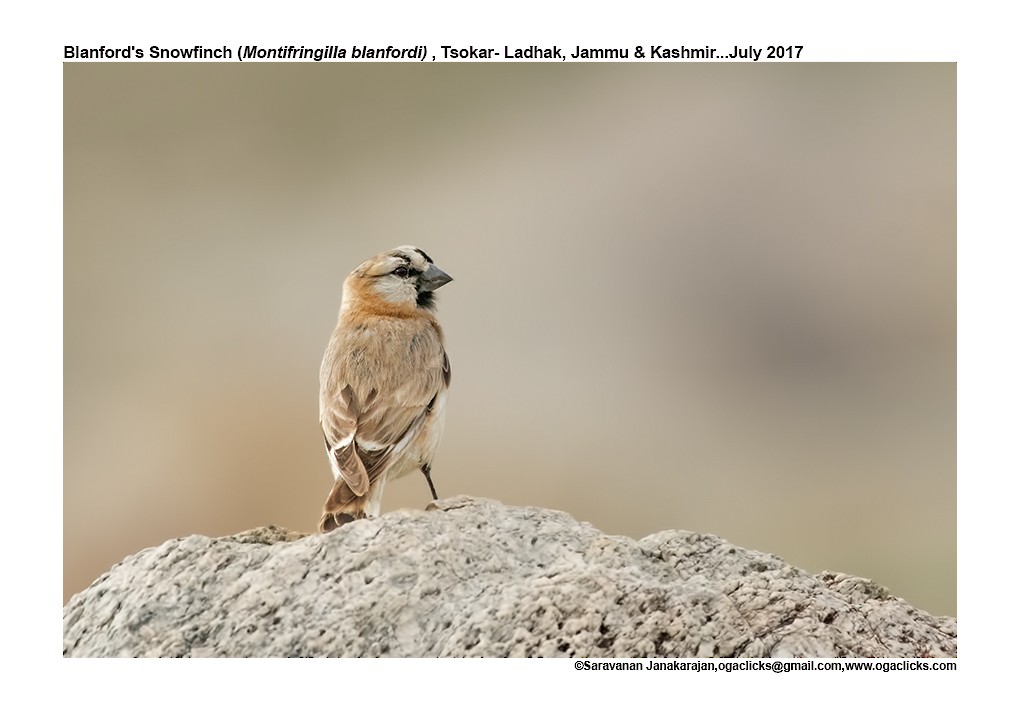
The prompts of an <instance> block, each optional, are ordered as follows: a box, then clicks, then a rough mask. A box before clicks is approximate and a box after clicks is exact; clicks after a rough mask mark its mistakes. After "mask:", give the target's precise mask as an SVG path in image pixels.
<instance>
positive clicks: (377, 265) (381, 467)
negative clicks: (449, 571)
mask: <svg viewBox="0 0 1020 720" xmlns="http://www.w3.org/2000/svg"><path fill="white" fill-rule="evenodd" d="M452 280H453V278H452V277H450V276H449V275H447V274H446V273H445V272H444V271H443V270H441V269H439V267H437V266H436V265H435V263H434V262H433V261H432V258H431V257H429V255H428V254H427V253H426V252H425V251H424V250H421V249H420V248H417V247H413V246H411V245H403V246H401V247H398V248H394V249H393V250H389V251H388V252H383V253H380V254H379V255H376V256H375V257H373V258H370V259H368V260H366V261H365V262H363V263H361V264H360V265H358V266H357V267H356V268H355V269H354V270H353V271H351V273H350V274H349V275H348V276H347V278H346V279H345V280H344V285H343V295H342V300H341V303H340V314H339V318H338V319H337V324H336V328H335V329H334V330H333V334H332V336H331V337H330V339H329V343H328V345H327V346H326V352H325V354H324V355H323V358H322V365H321V367H320V369H319V423H320V425H321V427H322V435H323V438H324V440H325V444H326V454H327V456H328V458H329V464H330V467H331V469H332V471H333V480H334V482H333V487H332V489H331V490H330V492H329V495H328V496H327V497H326V502H325V504H324V505H323V509H322V518H321V519H320V520H319V531H320V532H323V533H327V532H330V531H332V530H335V529H336V528H338V527H340V526H341V525H345V524H347V523H349V522H352V521H354V520H359V519H362V518H366V517H377V516H378V515H379V508H380V505H381V502H382V493H383V488H384V487H385V486H386V483H388V482H389V481H390V480H395V479H396V478H398V477H401V476H403V475H407V474H408V473H410V472H413V471H414V470H420V471H421V472H422V474H423V475H425V479H426V481H428V484H429V490H430V491H431V493H432V499H433V500H437V499H438V496H437V495H436V490H435V486H434V485H433V483H432V475H431V463H432V458H433V456H434V454H435V452H436V448H437V447H438V445H439V441H440V438H441V437H442V433H443V424H444V420H445V415H446V395H447V389H448V388H449V387H450V358H449V356H448V355H447V354H446V349H445V345H444V338H443V329H442V327H440V325H439V321H438V319H437V318H436V313H435V310H436V304H435V303H436V298H435V291H436V290H437V289H438V288H440V287H442V286H443V285H446V284H447V283H448V282H451V281H452Z"/></svg>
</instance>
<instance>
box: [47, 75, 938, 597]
mask: <svg viewBox="0 0 1020 720" xmlns="http://www.w3.org/2000/svg"><path fill="white" fill-rule="evenodd" d="M64 98H65V105H64V112H65V136H64V141H65V144H64V158H65V167H64V176H65V185H64V208H65V216H64V218H65V238H64V289H65V295H64V300H65V306H64V310H65V326H64V339H65V349H64V353H65V357H64V360H65V370H64V392H65V395H64V397H65V407H64V453H65V454H64V458H65V460H64V593H65V597H64V599H65V601H66V599H67V598H68V597H69V596H70V595H71V594H73V593H75V592H78V591H80V590H82V589H83V588H85V587H86V586H87V585H88V584H89V583H90V582H91V581H92V580H94V579H95V578H96V577H97V576H98V575H99V574H101V573H102V572H103V571H105V570H106V569H108V568H109V567H110V566H111V565H112V564H114V563H116V562H117V561H119V560H120V559H122V558H123V557H124V556H125V555H128V554H131V553H133V552H136V551H138V550H140V549H142V548H144V547H147V546H151V545H156V544H159V543H161V542H163V541H165V540H167V539H168V538H172V537H177V536H182V535H187V534H191V533H201V534H205V535H223V534H228V533H234V532H238V531H241V530H244V529H246V528H251V527H254V526H259V525H266V524H271V523H272V524H277V525H283V526H287V527H290V528H294V529H299V530H304V531H311V530H313V529H314V527H315V524H316V522H317V520H318V517H319V512H320V509H321V504H322V501H323V500H324V499H325V495H326V493H327V491H328V489H329V485H330V479H331V478H330V472H329V468H328V465H327V462H326V458H325V454H324V452H323V449H322V438H321V434H320V432H319V429H318V427H317V390H318V376H317V374H318V367H319V361H320V359H321V356H322V351H323V349H324V348H325V344H326V340H327V338H328V337H329V334H330V332H331V330H332V327H333V324H334V322H335V318H336V313H337V308H338V306H339V302H340V288H341V283H342V281H343V278H344V276H345V275H346V274H347V273H348V272H349V271H350V270H351V269H352V268H353V267H354V266H355V265H357V264H358V263H360V262H361V261H362V260H364V259H365V258H367V257H369V256H371V255H373V254H375V253H377V252H379V251H382V250H386V249H389V248H391V247H394V246H396V245H400V244H407V243H410V244H415V245H418V246H420V247H422V248H424V249H425V250H426V251H427V252H428V253H429V254H430V255H432V256H433V258H435V260H436V262H437V264H438V265H439V266H440V267H442V268H443V269H444V270H446V271H447V272H448V273H450V274H451V275H452V276H453V277H454V278H455V282H453V283H452V284H450V285H448V286H446V287H444V288H443V289H442V290H441V291H440V292H439V293H438V297H439V314H440V319H441V321H442V324H443V326H444V328H445V330H446V333H447V339H448V350H449V354H450V358H451V360H452V364H453V386H452V389H451V395H450V401H449V409H448V418H447V426H446V435H445V439H444V442H443V444H442V445H441V447H440V450H439V453H438V455H437V457H436V460H435V462H434V478H435V480H436V484H437V488H438V490H439V492H440V494H441V495H446V496H450V495H456V494H462V493H466V494H470V495H477V496H486V497H491V498H496V499H498V500H500V501H503V502H506V503H513V504H522V505H539V506H545V507H551V508H558V509H562V510H565V511H567V512H569V513H571V514H573V515H575V516H577V517H578V518H581V519H583V520H586V521H589V522H591V523H593V524H594V525H595V526H597V527H599V528H601V529H602V530H605V531H607V532H609V533H614V534H623V535H629V536H632V537H642V536H644V535H647V534H649V533H652V532H655V531H658V530H663V529H669V528H683V529H687V530H695V531H700V532H707V533H715V534H718V535H721V536H724V537H725V538H727V539H729V540H731V541H733V542H736V543H738V544H741V545H744V546H746V547H750V548H754V549H757V550H763V551H767V552H772V553H776V554H778V555H781V556H782V557H783V558H785V559H787V560H788V561H790V562H792V563H794V564H796V565H799V566H801V567H804V568H806V569H808V570H811V571H819V570H823V569H828V570H838V571H843V572H849V573H854V574H858V575H863V576H866V577H870V578H873V579H875V580H876V581H878V582H880V583H882V584H884V585H887V586H888V587H889V588H891V589H892V591H893V592H894V593H895V594H897V595H900V596H902V597H904V598H906V599H907V600H909V601H910V602H912V603H914V604H916V605H918V606H919V607H921V608H923V609H926V610H928V611H930V612H933V613H937V614H955V612H956V367H955V362H956V360H955V358H956V310H955V307H956V303H955V299H956V284H955V282H956V281H955V273H956V266H955V249H956V248H955V244H956V234H955V227H956V179H955V175H956V127H955V116H956V69H955V66H954V65H950V64H854V65H842V64H823V65H819V64H814V65H812V64H768V65H764V64H762V65H755V64H741V65H733V64H718V65H712V64H688V63H678V64H661V65H656V64H570V63H565V64H521V65H516V64H509V63H508V64H473V65H459V64H327V63H322V64H245V65H242V64H68V65H65V67H64ZM428 500H429V495H428V489H427V486H426V485H425V482H424V480H423V479H422V478H421V477H420V476H419V475H413V476H408V477H406V478H404V479H402V480H400V481H398V482H396V483H395V484H393V485H391V486H390V487H389V488H388V490H387V493H386V496H385V497H384V498H383V511H384V512H386V511H391V510H394V509H397V508H422V507H424V506H425V505H426V504H427V502H428Z"/></svg>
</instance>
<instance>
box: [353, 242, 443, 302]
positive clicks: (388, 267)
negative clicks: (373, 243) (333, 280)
mask: <svg viewBox="0 0 1020 720" xmlns="http://www.w3.org/2000/svg"><path fill="white" fill-rule="evenodd" d="M451 280H453V278H452V277H450V276H449V275H447V274H446V273H445V272H443V271H442V270H440V269H439V268H438V267H436V265H435V264H434V263H433V262H432V258H430V257H429V256H428V255H427V254H426V253H425V251H424V250H421V249H419V248H416V247H413V246H411V245H402V246H401V247H398V248H394V249H393V250H390V251H388V252H384V253H381V254H379V255H376V256H375V257H374V258H371V259H369V260H366V261H365V262H363V263H361V265H358V267H356V268H355V269H354V271H353V272H351V274H350V275H349V276H348V278H347V282H346V284H345V292H344V297H345V301H346V300H347V299H348V298H349V297H351V296H352V295H355V296H358V297H361V298H362V299H366V300H367V299H368V298H366V297H364V296H365V295H366V294H368V295H370V296H372V297H371V299H372V300H376V301H379V300H381V301H383V302H384V303H387V304H389V305H392V306H394V307H396V308H401V309H403V310H413V309H414V308H422V309H424V310H433V309H434V308H435V298H434V296H433V293H434V292H435V291H436V290H437V289H438V288H440V287H442V286H443V285H445V284H446V283H448V282H450V281H451Z"/></svg>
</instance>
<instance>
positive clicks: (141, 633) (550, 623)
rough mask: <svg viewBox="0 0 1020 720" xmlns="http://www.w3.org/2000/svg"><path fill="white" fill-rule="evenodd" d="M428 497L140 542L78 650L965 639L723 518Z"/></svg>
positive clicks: (925, 649) (391, 649)
mask: <svg viewBox="0 0 1020 720" xmlns="http://www.w3.org/2000/svg"><path fill="white" fill-rule="evenodd" d="M429 510H430V511H428V512H422V511H399V512H392V513H389V514H386V515H383V516H382V517H381V518H378V519H372V520H361V521H358V522H355V523H351V524H349V525H346V526H344V527H342V528H340V529H339V530H337V531H335V532H333V533H330V534H328V535H310V536H302V535H301V534H299V533H293V532H289V531H286V530H280V529H278V528H259V529H257V530H252V531H249V532H247V533H242V534H240V535H234V536H231V537H225V538H208V537H201V536H191V537H185V538H180V539H177V540H170V541H168V542H165V543H163V544H162V545H160V546H159V547H155V548H149V549H147V550H143V551H142V552H140V553H138V554H136V555H133V556H131V557H129V558H126V559H125V560H124V561H123V562H121V563H119V564H118V565H116V566H114V567H113V568H112V569H111V570H110V571H109V572H107V573H106V574H105V575H103V576H102V577H100V578H99V579H98V580H96V582H95V583H93V584H92V586H91V587H89V588H88V589H87V590H85V591H83V592H81V593H79V594H77V595H75V596H74V597H73V598H72V599H71V601H70V603H69V604H68V605H67V607H65V608H64V655H65V656H234V657H236V656H309V655H314V656H320V655H330V656H334V655H341V656H403V657H407V656H410V657H436V656H499V657H503V656H564V655H570V656H577V657H592V658H594V657H661V656H669V657H678V656H699V657H736V656H741V657H844V656H857V657H862V656H863V657H918V656H920V657H928V656H955V655H956V621H955V620H954V619H952V618H946V617H933V616H931V615H928V614H927V613H924V612H922V611H920V610H916V609H915V608H913V607H911V606H910V605H908V604H907V603H906V602H904V601H903V600H900V599H898V598H895V597H893V596H892V595H890V594H889V592H888V591H886V590H885V589H884V588H882V587H880V586H878V585H875V584H874V583H872V582H870V581H868V580H862V579H860V578H857V577H852V576H848V575H841V574H836V573H821V574H819V575H811V574H809V573H807V572H804V571H802V570H798V569H797V568H794V567H791V566H790V565H788V564H786V563H785V562H783V561H782V560H781V559H779V558H778V557H776V556H774V555H767V554H764V553H760V552H755V551H752V550H745V549H743V548H739V547H736V546H734V545H731V544H729V543H727V542H726V541H725V540H722V539H720V538H718V537H715V536H712V535H701V534H696V533H689V532H683V531H679V530H672V531H667V532H660V533H656V534H654V535H651V536H649V537H646V538H644V539H642V540H633V539H631V538H626V537H618V536H610V535H605V534H604V533H602V532H600V531H598V530H597V529H595V528H594V527H592V526H591V525H588V524H587V523H582V522H578V521H577V520H575V519H574V518H572V517H571V516H569V515H567V514H565V513H562V512H556V511H552V510H544V509H539V508H522V507H510V506H506V505H502V504H500V503H497V502H494V501H491V500H479V499H474V498H466V497H458V498H452V499H449V500H443V501H440V502H437V503H433V504H432V505H430V506H429Z"/></svg>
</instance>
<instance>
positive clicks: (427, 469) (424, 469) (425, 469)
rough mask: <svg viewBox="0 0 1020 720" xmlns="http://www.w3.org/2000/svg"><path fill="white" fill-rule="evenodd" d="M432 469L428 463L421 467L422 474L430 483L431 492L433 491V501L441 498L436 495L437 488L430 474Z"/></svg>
mask: <svg viewBox="0 0 1020 720" xmlns="http://www.w3.org/2000/svg"><path fill="white" fill-rule="evenodd" d="M431 470H432V468H430V467H429V465H428V463H425V464H424V465H422V466H421V472H422V474H423V475H424V476H425V479H426V480H428V482H429V490H431V491H432V499H433V500H438V499H439V496H438V495H436V486H435V485H433V484H432V476H431V475H430V474H429V473H430V472H431Z"/></svg>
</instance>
